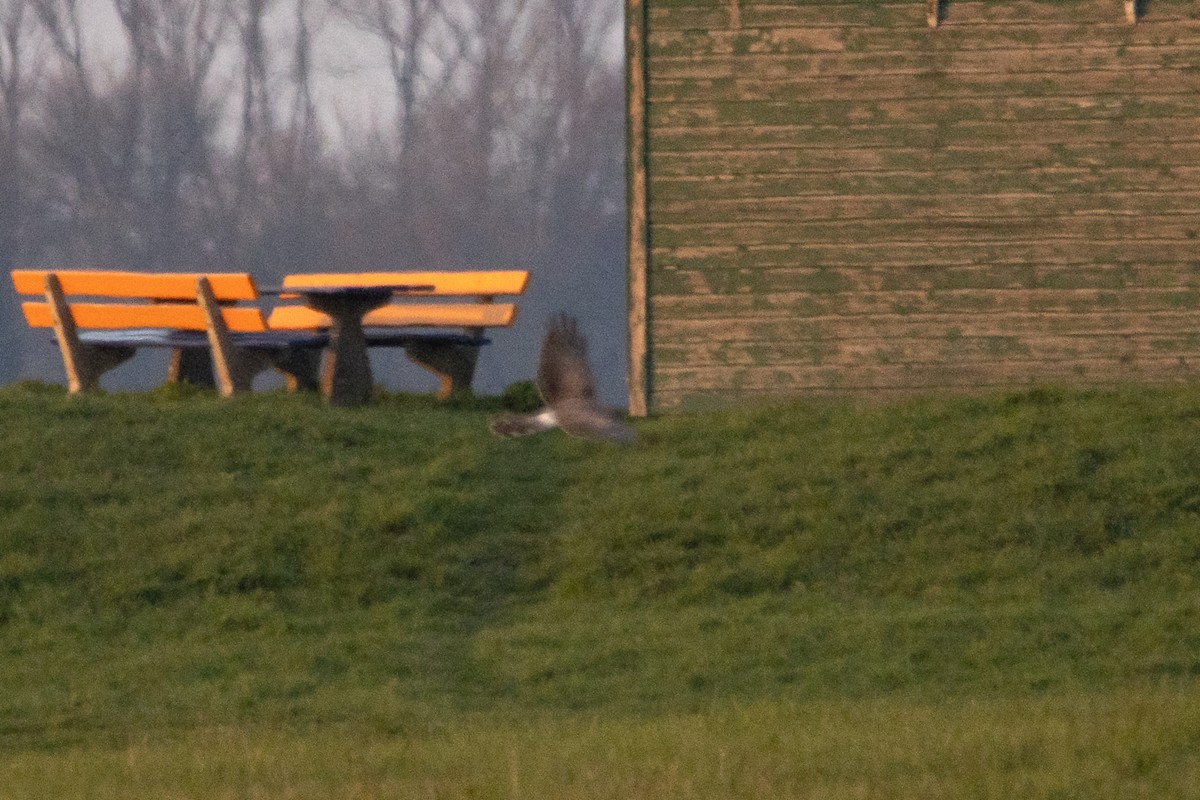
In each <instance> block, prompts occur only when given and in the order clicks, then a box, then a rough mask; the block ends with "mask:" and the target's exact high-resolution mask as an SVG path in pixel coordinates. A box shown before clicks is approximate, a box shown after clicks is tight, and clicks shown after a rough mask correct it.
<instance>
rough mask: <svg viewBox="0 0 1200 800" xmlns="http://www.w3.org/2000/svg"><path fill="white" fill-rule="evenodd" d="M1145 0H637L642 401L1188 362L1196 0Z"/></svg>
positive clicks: (1126, 370) (1058, 377)
mask: <svg viewBox="0 0 1200 800" xmlns="http://www.w3.org/2000/svg"><path fill="white" fill-rule="evenodd" d="M643 2H644V4H645V7H644V9H643ZM1139 8H1140V10H1141V18H1140V19H1139V20H1138V22H1137V23H1136V24H1129V23H1128V22H1127V21H1126V19H1125V13H1124V7H1123V3H1122V2H1121V0H1017V1H1013V0H995V1H992V2H953V0H951V2H948V3H943V13H944V18H943V19H942V23H941V25H940V26H938V27H937V28H930V27H929V26H928V25H927V22H926V4H925V2H923V0H910V1H909V2H885V3H880V2H876V0H870V1H869V2H866V1H862V0H849V1H847V0H842V2H814V1H813V0H800V1H799V2H796V1H793V2H787V1H786V0H629V7H628V9H629V20H628V21H629V24H630V28H631V35H630V43H631V48H635V50H634V51H633V52H631V55H630V63H631V74H632V75H633V77H632V79H631V84H630V85H631V92H630V101H631V136H632V137H633V142H634V145H635V146H634V147H632V148H631V151H636V150H637V149H638V147H639V146H644V152H639V153H635V155H634V156H633V157H632V162H631V171H632V172H631V177H633V178H637V172H638V171H639V170H644V174H643V175H642V176H641V177H642V178H644V179H645V188H644V189H643V193H644V195H645V200H644V201H639V199H638V197H637V196H636V193H631V202H632V203H633V204H634V208H633V210H632V213H631V218H632V219H633V220H634V221H635V222H634V224H633V225H632V226H631V248H633V251H634V252H633V256H636V255H637V253H638V252H639V250H640V249H642V248H644V256H645V258H644V262H645V263H644V265H642V266H641V267H640V270H641V274H639V267H638V265H636V264H633V269H632V271H631V279H632V281H633V282H634V288H633V293H632V294H631V323H632V325H631V328H632V334H633V340H634V342H635V346H634V356H635V357H634V358H631V362H632V363H631V366H632V369H633V373H632V375H631V386H632V385H633V384H634V383H635V382H636V383H637V384H638V385H637V386H636V387H635V388H634V389H633V391H634V392H635V393H636V392H637V391H640V390H641V389H642V388H646V389H648V392H647V398H646V399H645V401H644V408H643V409H640V410H645V409H664V408H671V407H677V406H684V407H687V406H696V405H703V404H707V403H712V402H727V401H729V400H731V399H736V398H738V397H743V396H766V395H818V394H861V395H866V396H879V397H887V396H892V395H896V394H903V393H939V392H946V391H968V390H978V389H982V388H986V387H998V386H1017V385H1023V384H1027V383H1033V382H1075V383H1111V382H1114V381H1126V380H1134V381H1146V382H1165V381H1178V380H1194V379H1196V378H1197V377H1198V376H1200V2H1193V1H1192V0H1188V1H1187V2H1180V0H1150V1H1149V2H1147V1H1146V0H1142V2H1141V4H1140V6H1139ZM641 44H644V50H642V51H641V52H637V51H636V47H638V46H640V45H641ZM639 74H640V75H641V76H642V77H644V85H643V86H641V87H640V88H639V87H638V86H637V79H638V76H639ZM639 92H643V93H644V96H643V97H639ZM643 100H644V104H643ZM643 113H644V117H643V118H642V119H641V120H640V121H639V116H640V115H642V114H643ZM642 123H644V129H643V128H642V127H640V126H641V124H642ZM640 137H644V138H640ZM639 202H644V203H645V205H644V207H641V208H639V207H638V203H639ZM643 213H644V214H645V216H644V218H642V219H643V221H644V222H645V223H646V224H645V226H644V229H643V228H639V227H638V226H637V220H638V219H639V217H641V215H642V214H643ZM632 261H633V259H632V258H631V263H632ZM642 288H644V289H645V290H646V291H645V295H644V297H645V300H644V302H642V301H640V300H638V291H639V289H642ZM639 303H641V305H642V307H641V308H638V307H637V306H638V304H639ZM639 314H644V317H643V318H641V319H640V320H639V318H638V315H639ZM639 325H645V326H646V327H645V328H644V330H639V327H638V326H639ZM641 341H644V342H645V346H646V349H648V354H647V355H646V357H645V358H644V359H643V358H642V354H641V352H640V351H638V349H637V348H638V343H639V342H641ZM643 367H644V371H643V370H642V368H643ZM635 405H636V404H635ZM637 410H639V409H637V408H635V411H637Z"/></svg>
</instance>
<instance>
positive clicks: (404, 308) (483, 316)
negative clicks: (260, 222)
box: [267, 303, 517, 330]
mask: <svg viewBox="0 0 1200 800" xmlns="http://www.w3.org/2000/svg"><path fill="white" fill-rule="evenodd" d="M516 317H517V307H516V305H514V304H512V303H465V304H454V305H450V304H446V305H432V304H431V305H418V304H410V303H393V304H392V305H387V306H384V307H383V308H377V309H375V310H374V311H371V312H369V313H368V314H367V315H366V316H365V317H364V318H363V326H364V327H366V328H408V327H417V328H420V327H444V328H492V327H507V326H509V325H512V324H513V320H515V319H516ZM329 325H330V320H329V317H328V316H326V315H325V314H322V313H321V312H319V311H315V310H313V309H311V308H308V307H306V306H280V307H278V308H276V309H275V310H274V311H272V312H271V316H270V317H269V319H268V320H267V326H268V327H269V328H271V329H272V330H306V329H309V330H311V329H317V330H319V329H323V328H328V327H329Z"/></svg>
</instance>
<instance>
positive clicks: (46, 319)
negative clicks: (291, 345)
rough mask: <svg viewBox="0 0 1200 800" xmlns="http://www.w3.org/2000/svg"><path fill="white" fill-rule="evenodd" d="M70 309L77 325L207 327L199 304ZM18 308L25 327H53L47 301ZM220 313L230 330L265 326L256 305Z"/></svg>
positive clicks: (80, 305)
mask: <svg viewBox="0 0 1200 800" xmlns="http://www.w3.org/2000/svg"><path fill="white" fill-rule="evenodd" d="M70 309H71V319H72V320H73V321H74V322H75V325H76V327H78V328H80V329H93V330H94V329H101V330H105V329H108V330H113V329H120V328H178V329H180V330H190V331H203V330H205V329H206V327H207V326H206V324H205V320H204V312H203V311H201V310H200V307H199V306H197V305H191V304H183V303H154V304H149V303H148V304H146V305H116V304H111V303H71V304H70ZM21 310H22V311H23V312H24V314H25V321H26V322H28V323H29V327H31V328H52V327H54V317H53V315H52V314H51V312H50V306H49V304H48V303H33V302H29V303H22V304H21ZM221 315H222V316H223V317H224V319H225V324H226V325H228V326H229V329H230V330H231V331H237V332H249V331H262V330H266V327H267V326H266V323H265V321H264V320H263V315H262V311H261V310H259V309H257V308H226V309H222V312H221Z"/></svg>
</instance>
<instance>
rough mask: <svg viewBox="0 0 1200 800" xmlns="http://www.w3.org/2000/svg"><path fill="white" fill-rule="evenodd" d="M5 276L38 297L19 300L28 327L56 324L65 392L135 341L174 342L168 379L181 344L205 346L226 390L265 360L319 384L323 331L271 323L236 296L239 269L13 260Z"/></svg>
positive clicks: (253, 294)
mask: <svg viewBox="0 0 1200 800" xmlns="http://www.w3.org/2000/svg"><path fill="white" fill-rule="evenodd" d="M12 278H13V285H14V287H15V288H16V291H17V293H18V294H21V295H35V296H41V297H42V299H41V300H38V301H27V302H24V303H23V304H22V307H21V308H22V311H23V312H24V314H25V320H26V322H28V323H29V325H30V327H33V328H52V329H53V330H54V336H55V339H56V340H57V341H58V346H59V350H60V351H61V353H62V358H63V365H64V367H65V368H66V372H67V384H68V388H69V389H70V391H71V392H81V391H85V390H87V389H91V388H93V387H95V386H97V385H98V384H99V381H100V377H101V376H102V375H103V374H104V373H106V372H108V371H109V370H110V369H112V368H113V367H116V366H117V365H119V364H121V363H123V362H125V361H127V360H128V359H130V358H132V357H133V355H134V353H136V352H137V350H138V348H141V347H160V348H168V349H170V350H172V351H173V356H172V366H171V371H170V373H169V374H168V379H169V380H178V379H179V378H180V377H181V373H182V372H183V370H182V368H181V365H182V364H183V362H184V360H185V359H184V354H185V353H187V352H189V351H198V350H206V349H207V350H211V352H212V366H213V368H214V369H213V371H214V372H215V375H216V380H217V385H218V387H219V389H220V391H221V394H223V395H226V396H228V395H232V394H234V393H236V392H239V391H246V390H248V389H249V388H250V384H251V382H252V381H253V379H254V376H255V375H256V374H257V373H258V372H261V371H262V370H264V369H266V368H268V367H274V368H276V369H279V370H280V371H282V372H284V373H285V375H287V376H288V383H289V386H291V387H293V388H295V387H298V386H304V387H315V386H316V385H317V378H316V366H317V361H318V354H319V351H320V349H321V348H322V347H324V346H325V344H326V343H327V342H328V337H327V336H324V335H322V334H320V333H319V332H314V331H308V332H300V331H295V330H292V331H282V332H281V331H271V330H270V329H269V327H268V325H267V322H266V320H265V319H264V317H263V313H262V310H261V309H259V308H258V307H256V306H237V305H236V303H238V302H239V301H252V300H256V299H257V298H258V291H257V289H256V287H255V285H254V281H253V279H252V278H251V277H250V276H249V275H247V274H245V273H211V274H199V273H142V272H116V271H92V270H64V271H48V270H14V271H13V273H12ZM68 298H71V299H68ZM77 298H78V299H77Z"/></svg>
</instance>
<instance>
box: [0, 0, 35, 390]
mask: <svg viewBox="0 0 1200 800" xmlns="http://www.w3.org/2000/svg"><path fill="white" fill-rule="evenodd" d="M31 18H32V14H31V13H30V9H29V7H28V4H27V3H26V0H0V275H7V274H8V272H9V270H11V269H13V268H14V267H15V266H16V265H17V264H18V263H20V262H19V259H20V247H21V233H22V227H23V224H24V220H25V216H26V207H25V165H24V153H23V147H22V144H23V136H22V133H23V131H22V123H23V118H24V115H25V106H26V101H27V99H28V97H29V91H30V86H29V83H28V78H29V74H28V64H27V56H26V52H25V47H26V43H27V41H28V39H29V35H30V20H31ZM6 294H7V293H6ZM14 316H15V310H14V309H12V301H11V299H9V298H7V297H6V299H5V300H4V301H3V302H0V335H2V336H3V339H4V340H5V341H6V342H12V341H13V340H14V333H15V332H14V328H15V325H14V322H15V320H14V319H13V317H14ZM17 365H18V354H17V353H16V349H15V348H13V347H5V348H3V350H2V352H0V381H4V380H8V379H10V378H12V377H13V376H14V375H15V374H16V369H17Z"/></svg>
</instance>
